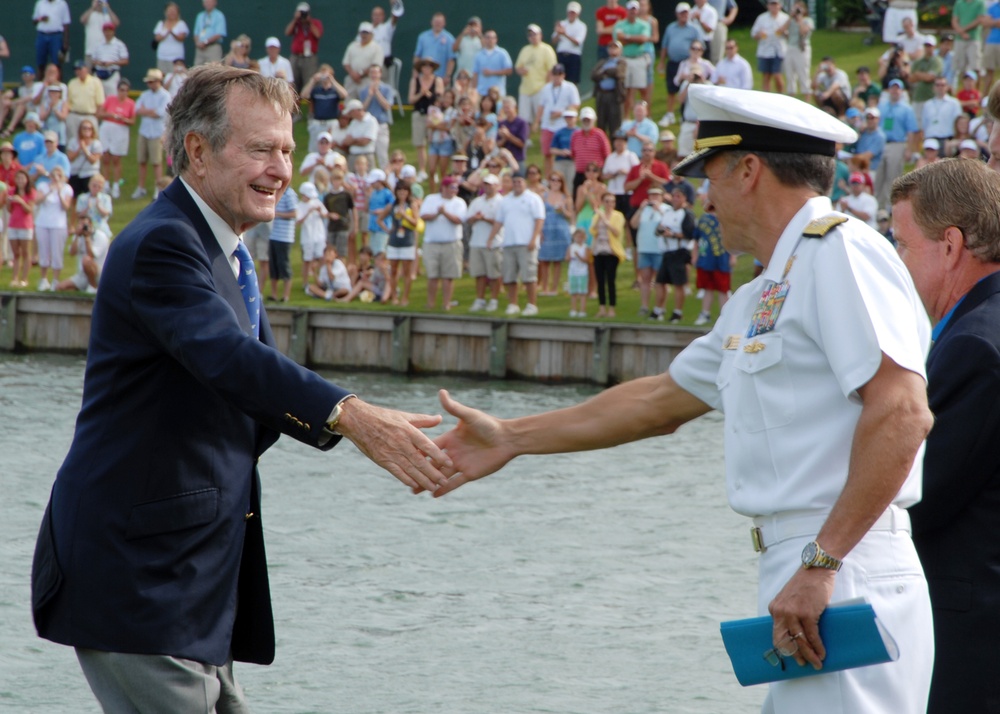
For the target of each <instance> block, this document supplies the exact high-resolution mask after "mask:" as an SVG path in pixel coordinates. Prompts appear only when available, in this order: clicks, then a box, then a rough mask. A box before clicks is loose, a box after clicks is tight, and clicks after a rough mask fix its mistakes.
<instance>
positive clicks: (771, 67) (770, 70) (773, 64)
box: [757, 57, 784, 74]
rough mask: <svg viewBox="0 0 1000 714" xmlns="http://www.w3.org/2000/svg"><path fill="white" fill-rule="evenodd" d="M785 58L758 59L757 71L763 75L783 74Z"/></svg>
mask: <svg viewBox="0 0 1000 714" xmlns="http://www.w3.org/2000/svg"><path fill="white" fill-rule="evenodd" d="M783 60H784V57H758V58H757V71H758V72H760V73H761V74H781V63H782V61H783Z"/></svg>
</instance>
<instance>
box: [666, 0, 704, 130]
mask: <svg viewBox="0 0 1000 714" xmlns="http://www.w3.org/2000/svg"><path fill="white" fill-rule="evenodd" d="M674 13H675V14H676V16H677V19H676V20H674V21H673V22H671V23H670V24H669V25H667V29H666V30H664V31H663V37H662V38H660V63H659V66H658V67H657V70H658V71H659V72H660V73H661V74H664V73H665V74H666V77H667V113H666V114H664V115H663V118H662V119H660V126H662V127H664V128H666V127H668V126H670V125H671V124H673V123H674V122H675V121H676V117H675V116H674V107H675V106H676V104H677V93H678V92H680V91H681V88H680V87H679V86H678V85H677V83H676V82H675V81H674V79H675V77H676V76H677V70H678V69H679V68H680V66H681V62H683V61H684V60H686V59H687V58H688V55H689V54H690V52H689V50H690V49H691V43H692V42H695V41H697V40H700V39H701V33H700V32H699V31H698V28H697V27H695V26H694V25H693V24H692V23H691V5H689V4H688V3H687V2H679V3H677V6H676V7H675V8H674Z"/></svg>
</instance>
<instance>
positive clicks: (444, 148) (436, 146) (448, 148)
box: [428, 139, 455, 156]
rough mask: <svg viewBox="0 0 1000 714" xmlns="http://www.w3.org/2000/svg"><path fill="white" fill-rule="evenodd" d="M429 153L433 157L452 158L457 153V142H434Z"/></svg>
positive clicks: (446, 140)
mask: <svg viewBox="0 0 1000 714" xmlns="http://www.w3.org/2000/svg"><path fill="white" fill-rule="evenodd" d="M428 153H430V155H431V156H451V155H452V154H454V153H455V140H454V139H445V140H444V141H432V142H431V145H430V148H429V149H428Z"/></svg>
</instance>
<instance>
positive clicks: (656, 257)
mask: <svg viewBox="0 0 1000 714" xmlns="http://www.w3.org/2000/svg"><path fill="white" fill-rule="evenodd" d="M662 261H663V253H639V262H637V263H636V265H635V267H637V268H638V269H639V270H643V269H644V268H652V269H653V270H659V269H660V263H661V262H662Z"/></svg>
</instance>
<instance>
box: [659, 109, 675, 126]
mask: <svg viewBox="0 0 1000 714" xmlns="http://www.w3.org/2000/svg"><path fill="white" fill-rule="evenodd" d="M674 118H675V117H674V113H673V112H667V113H666V114H664V115H663V118H662V119H660V121H659V124H660V126H662V127H668V126H670V125H671V124H673V123H674Z"/></svg>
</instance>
